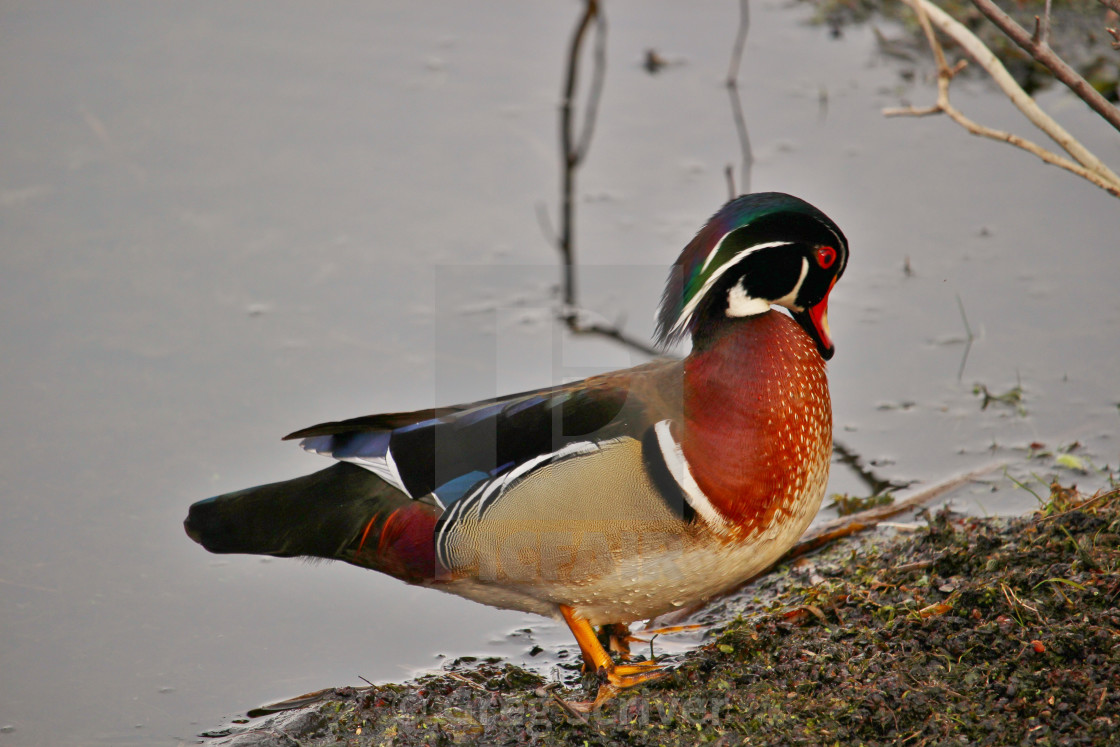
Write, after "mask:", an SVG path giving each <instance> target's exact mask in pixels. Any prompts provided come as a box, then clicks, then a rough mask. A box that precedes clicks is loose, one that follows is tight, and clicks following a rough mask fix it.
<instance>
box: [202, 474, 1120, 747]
mask: <svg viewBox="0 0 1120 747" xmlns="http://www.w3.org/2000/svg"><path fill="white" fill-rule="evenodd" d="M799 564H800V565H801V568H800V571H801V572H790V570H789V569H785V571H784V572H781V571H780V572H779V574H778V575H776V576H772V577H770V579H769V580H768V582H767V583H766V584H765V585H767V586H770V587H772V590H773V593H772V595H770V594H769V593H767V594H766V595H764V597H765V598H760V599H756V600H755V601H754V602H753V606H754V607H755V609H756V611H754V612H750V613H748V614H744V615H743V616H741V617H740V618H739V619H736V620H735V621H733V622H730V623H728V624H727V625H726V626H725V627H724V628H723V629H722V631H721V632H719V633H718V635H715V636H714V637H713V639H712V640H711V641H710V643H708V644H706V645H704V646H703V647H702V648H699V649H697V650H695V651H693V652H691V653H690V654H688V655H686V656H685V657H683V660H682V662H681V663H680V664H679V666H677V667H676V668H675V669H673V671H672V674H671V675H670V676H669V677H667V678H666V679H664V680H661V681H659V682H656V683H654V684H651V685H647V686H645V687H642V688H637V689H635V690H632V691H629V692H626V693H624V694H622V695H621V696H619V697H617V698H616V699H614V700H612V701H610V702H609V703H607V704H606V705H605V706H604V707H603V708H601V709H600V710H599V711H597V712H595V713H592V714H589V715H587V716H577V715H575V714H573V713H571V712H569V711H568V710H567V709H566V708H565V707H564V706H563V705H562V704H561V702H560V700H561V698H566V699H568V700H578V699H587V698H590V697H593V695H594V690H595V684H596V683H595V682H594V681H593V679H594V678H593V677H585V678H584V685H585V689H584V690H580V689H579V688H577V689H576V690H574V691H573V690H560V691H556V690H552V691H550V690H548V689H546V688H544V687H542V686H543V685H544V684H545V682H544V680H543V678H541V677H540V676H539V675H537V674H535V673H532V672H528V671H526V670H523V669H521V668H519V667H516V666H513V665H511V664H509V663H503V662H501V661H499V660H489V661H484V662H477V661H474V662H463V661H459V662H457V663H456V664H455V665H452V666H450V667H449V670H450V671H445V672H441V673H439V674H434V675H429V676H425V677H422V678H420V679H418V680H416V681H414V682H412V683H409V684H407V685H382V686H375V687H371V688H368V689H360V690H358V689H346V690H337V691H332V692H331V693H330V696H331V697H330V698H329V699H328V700H326V701H324V702H321V703H318V704H317V705H315V706H313V707H310V708H305V709H303V710H301V711H295V712H292V713H287V714H282V715H279V716H273V717H271V718H270V719H267V720H265V721H264V722H263V723H257V724H254V725H247V726H246V727H244V731H241V733H238V734H233V735H231V736H229V737H227V739H225V740H223V743H225V744H236V745H265V744H269V745H273V744H274V745H287V744H293V745H294V744H300V745H304V746H308V747H309V746H311V745H382V744H386V745H388V744H393V745H440V744H487V745H490V744H524V743H539V744H587V745H608V744H626V745H647V744H648V745H675V744H681V745H684V744H697V743H714V744H721V745H726V744H806V745H816V744H839V745H856V744H863V745H877V744H906V745H924V744H938V745H945V744H961V745H964V744H993V745H1005V744H1039V745H1051V744H1052V745H1067V744H1068V745H1074V744H1109V743H1115V742H1114V741H1112V740H1115V739H1116V735H1117V733H1120V610H1118V609H1117V605H1118V603H1120V491H1117V490H1113V491H1111V492H1107V493H1102V494H1098V495H1097V496H1095V497H1094V498H1091V499H1087V498H1086V497H1085V496H1082V495H1079V494H1077V493H1076V491H1073V490H1068V489H1065V488H1061V487H1059V486H1057V485H1055V486H1053V489H1052V494H1051V497H1050V501H1049V502H1048V503H1047V504H1046V506H1045V507H1043V509H1042V510H1041V511H1040V512H1039V513H1037V514H1036V515H1034V516H1030V517H1026V518H1022V519H1014V520H989V519H976V518H963V517H958V516H952V515H950V514H947V513H939V514H937V515H936V516H933V517H929V518H928V525H927V526H926V527H924V528H922V529H920V530H918V531H916V532H913V533H910V534H905V535H898V536H895V537H893V538H885V537H883V536H882V535H880V536H879V537H878V538H876V539H873V540H871V541H868V540H866V539H865V540H860V541H857V542H852V541H846V542H842V543H839V544H838V545H836V546H834V547H832V548H831V549H829V550H828V551H826V552H824V553H821V554H819V555H817V556H815V557H813V558H810V559H808V560H807V561H806V560H804V559H803V560H801V561H799ZM806 566H808V569H807V570H806Z"/></svg>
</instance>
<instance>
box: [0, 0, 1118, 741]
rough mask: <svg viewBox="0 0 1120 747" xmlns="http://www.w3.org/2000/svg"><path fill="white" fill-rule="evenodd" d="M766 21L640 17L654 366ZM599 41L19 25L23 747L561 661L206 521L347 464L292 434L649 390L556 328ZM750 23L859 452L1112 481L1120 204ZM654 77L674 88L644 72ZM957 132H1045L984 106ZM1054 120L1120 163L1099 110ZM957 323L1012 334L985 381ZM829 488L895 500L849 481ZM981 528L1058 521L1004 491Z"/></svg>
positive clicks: (692, 7)
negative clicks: (604, 379) (503, 665)
mask: <svg viewBox="0 0 1120 747" xmlns="http://www.w3.org/2000/svg"><path fill="white" fill-rule="evenodd" d="M733 6H734V4H730V3H715V2H707V3H689V4H687V7H686V6H685V4H681V3H670V2H658V3H651V2H636V1H635V0H631V1H630V2H612V3H610V4H609V7H608V10H609V12H610V17H609V23H610V42H609V44H610V47H609V60H610V62H609V64H610V69H609V73H608V79H607V86H606V91H605V95H604V99H603V102H602V106H601V109H600V117H599V123H598V127H597V130H596V133H595V139H594V143H593V146H592V149H591V153H590V157H589V160H588V162H587V165H586V168H585V170H584V171H583V172H582V173H581V175H580V203H579V223H578V230H579V249H580V252H581V256H582V257H583V258H584V262H585V263H586V265H587V266H585V267H584V268H583V270H582V275H581V278H582V288H581V294H582V303H583V305H584V306H586V307H588V308H591V309H594V310H596V311H598V312H600V313H602V314H604V315H605V316H606V317H607V318H609V319H612V320H614V319H619V318H625V323H626V327H627V329H628V330H629V331H631V332H633V333H634V334H636V335H639V336H648V335H649V334H650V333H651V331H652V326H653V311H654V306H655V304H656V302H657V299H658V298H659V295H660V285H661V283H662V281H663V278H664V275H665V271H666V268H667V266H668V264H669V263H670V262H671V261H672V259H674V258H675V257H676V255H677V253H678V251H679V250H680V248H681V247H682V246H683V245H684V244H685V243H686V242H687V241H688V239H689V238H690V237H691V235H692V234H693V233H694V232H695V230H696V229H697V228H698V227H699V226H700V224H701V223H702V222H703V221H704V220H705V219H706V218H707V217H708V216H709V215H710V214H711V213H712V212H713V211H714V210H715V209H716V208H717V207H718V206H719V205H720V204H721V203H722V201H723V200H724V199H725V198H726V196H727V187H726V183H725V180H724V176H723V170H724V167H725V165H726V164H728V163H737V162H738V159H739V155H738V144H737V140H736V136H735V131H734V128H733V124H732V120H731V116H730V113H729V109H728V102H727V95H726V92H725V90H724V88H723V86H722V79H723V76H724V74H725V71H726V66H727V59H728V55H729V50H730V44H731V41H732V37H733V31H734V25H735V23H736V9H735V8H734V7H733ZM575 10H576V6H575V5H574V4H571V3H519V2H512V1H508V0H507V1H505V2H497V1H494V2H485V3H471V4H465V3H452V2H443V3H425V4H415V3H407V2H395V3H377V4H369V3H362V2H356V1H354V2H336V3H332V4H330V5H328V6H321V5H315V6H309V5H305V4H302V3H294V2H273V3H269V4H268V5H267V6H265V5H260V4H243V3H239V4H227V3H220V2H193V3H171V2H165V1H164V0H145V1H144V2H111V3H97V4H79V3H65V2H41V1H37V2H9V3H6V4H4V6H3V9H2V10H0V111H3V112H4V123H3V126H2V127H0V157H2V159H3V168H2V169H0V351H2V352H3V355H2V357H0V381H2V382H3V387H2V389H0V512H2V513H0V631H3V633H2V638H0V726H3V727H10V728H7V729H5V730H4V731H3V732H0V745H3V746H5V747H6V746H7V745H40V744H43V745H46V744H50V745H71V744H73V745H78V744H126V743H137V744H174V743H176V742H177V741H179V740H190V739H191V738H192V737H193V735H195V734H197V733H198V732H200V731H202V730H204V729H207V728H210V727H213V726H215V725H217V724H219V723H221V722H222V721H223V720H224V719H226V718H229V717H230V716H232V715H235V714H237V713H239V712H243V711H244V710H245V709H246V708H248V707H251V706H254V705H256V704H258V703H261V702H265V701H268V700H271V699H277V698H282V697H286V696H290V695H293V694H297V693H300V692H305V691H308V690H313V689H317V688H320V687H325V686H330V685H341V684H360V679H359V678H360V677H365V678H368V679H370V680H374V681H383V680H387V679H400V678H403V677H405V676H407V675H408V674H409V673H411V672H413V671H415V670H416V669H417V668H421V667H426V666H433V665H437V664H438V661H439V659H438V656H439V655H440V654H446V655H450V656H458V655H462V654H468V653H486V652H494V651H497V652H499V653H503V654H514V655H519V656H522V657H524V656H525V653H524V652H525V651H526V650H527V649H528V648H529V644H528V643H527V642H526V643H525V644H524V645H523V644H522V643H519V641H520V640H521V639H519V638H513V639H508V638H507V634H508V633H509V632H510V631H513V630H515V629H519V628H524V627H526V626H532V627H534V629H539V628H540V626H541V625H542V624H545V623H543V621H541V620H539V619H533V618H529V617H528V616H525V615H521V614H518V613H512V612H503V611H498V610H492V609H489V608H486V607H482V606H480V605H476V604H473V603H470V602H467V601H463V600H459V599H456V598H453V597H450V596H446V595H442V594H439V593H436V592H431V591H424V590H418V589H413V588H410V587H407V586H404V585H403V584H400V583H399V582H396V581H393V580H391V579H388V578H383V577H380V576H379V575H377V574H374V573H368V572H364V571H360V570H358V569H354V568H350V567H347V566H344V565H342V564H337V563H336V564H306V563H301V562H296V561H280V560H275V561H270V560H267V559H261V558H253V557H236V556H233V557H218V556H211V555H207V554H205V553H204V552H203V551H202V550H201V549H200V548H198V547H197V546H196V545H194V544H193V543H192V542H190V541H189V540H188V539H187V538H186V537H185V535H184V534H183V532H182V529H181V521H182V518H183V516H184V515H185V511H186V507H187V506H188V505H189V504H190V503H191V502H193V501H195V500H197V499H199V498H202V497H206V496H208V495H213V494H216V493H219V492H224V491H228V490H233V489H237V488H241V487H245V486H248V485H253V484H257V483H261V482H267V481H273V480H278V479H283V478H286V477H292V476H295V475H299V474H303V473H306V472H309V471H312V470H314V469H317V468H319V467H320V466H322V465H323V462H322V461H321V459H319V458H316V457H313V456H310V455H305V454H303V453H302V452H300V451H299V449H298V448H296V447H295V446H293V445H291V444H283V443H280V442H279V440H278V439H279V437H280V436H281V435H283V434H284V433H287V432H289V431H291V430H293V429H296V428H299V427H302V426H306V425H309V424H312V423H315V422H319V421H322V420H328V419H336V418H340V417H346V416H351V415H357V414H364V413H371V412H378V411H385V410H399V409H406V408H415V407H424V406H430V405H433V404H436V403H446V402H457V401H465V400H471V399H477V398H482V397H486V396H492V395H494V394H497V393H500V392H508V391H513V390H518V389H525V388H529V387H535V386H541V385H543V384H547V383H550V382H552V381H558V380H562V379H565V378H571V377H576V376H585V375H587V374H589V373H593V372H595V371H599V370H604V369H611V368H618V367H623V366H627V365H631V364H632V363H637V362H639V361H640V360H642V358H641V357H640V356H638V355H636V354H631V353H630V352H627V351H625V350H623V349H620V348H617V347H615V346H612V345H610V344H607V343H604V342H597V341H590V340H584V339H581V340H572V339H569V338H568V337H566V336H565V335H564V334H563V333H562V332H560V331H559V330H558V328H557V327H556V325H555V324H554V323H553V322H552V310H553V308H554V301H555V295H554V286H555V283H556V281H557V279H558V273H557V271H556V267H555V257H554V255H553V253H552V251H551V250H550V248H549V246H548V244H547V241H546V240H545V239H544V237H543V235H542V229H541V226H540V224H539V222H538V218H537V209H538V206H539V205H541V204H544V205H546V206H548V207H549V208H550V209H551V208H552V206H553V205H554V204H555V198H556V187H557V184H558V182H559V178H558V175H557V167H556V162H557V159H556V130H555V128H556V125H555V120H556V110H557V99H558V91H559V88H560V74H561V70H562V64H561V60H562V56H563V53H564V49H565V46H566V44H567V37H568V33H569V30H570V28H571V26H572V24H573V22H574V13H575ZM752 10H753V28H752V29H751V37H750V41H749V44H748V50H747V53H746V56H745V58H744V68H743V78H742V94H743V99H744V102H745V111H746V115H747V118H748V121H749V124H750V134H751V139H752V142H753V144H754V147H755V155H756V157H757V162H756V164H755V167H754V170H753V174H752V183H751V186H752V188H754V189H757V190H764V189H765V190H770V189H774V190H782V191H788V192H792V193H795V194H798V195H801V196H803V197H805V198H806V199H808V200H809V201H811V202H813V203H815V204H817V205H819V206H820V207H821V208H822V209H824V210H825V211H827V212H828V213H829V214H830V215H831V216H832V217H833V218H834V219H835V220H836V221H837V222H838V223H839V224H840V225H841V226H842V227H843V228H844V230H845V232H846V233H847V234H848V237H849V239H850V241H851V245H852V260H851V264H850V269H849V271H848V273H847V274H846V275H845V278H844V280H843V282H842V283H841V284H840V285H839V286H838V288H837V290H836V292H835V293H834V294H833V296H832V299H833V303H832V314H831V321H832V326H833V333H834V337H835V340H836V342H837V348H838V352H837V355H836V357H835V358H834V360H833V362H832V363H831V364H830V375H831V378H832V393H833V400H834V403H835V412H836V419H837V435H838V437H839V438H841V439H842V440H843V442H844V443H845V444H846V445H848V446H849V447H851V448H852V449H854V450H855V451H856V452H858V453H859V454H861V455H862V456H863V457H864V458H865V459H867V460H873V461H874V462H875V465H876V466H875V469H876V470H878V471H879V472H880V474H882V475H883V476H885V477H888V478H891V479H896V480H906V481H909V480H920V481H925V482H927V483H929V482H936V481H938V480H940V479H944V478H945V477H948V476H951V475H954V474H959V473H961V472H964V471H967V470H969V469H972V468H974V467H976V466H978V465H981V464H985V463H987V462H989V461H990V460H992V459H1003V460H1009V461H1011V462H1012V463H1013V470H1015V474H1017V475H1019V476H1020V477H1029V473H1030V472H1031V471H1034V472H1037V473H1038V474H1039V475H1040V476H1042V477H1045V476H1048V475H1049V474H1052V473H1054V472H1055V469H1054V465H1053V460H1051V459H1042V460H1034V461H1029V462H1028V461H1027V460H1026V454H1027V451H1026V448H1027V445H1028V444H1030V443H1031V442H1035V441H1037V442H1042V443H1045V444H1047V446H1049V447H1056V446H1058V445H1062V444H1069V443H1070V442H1073V441H1079V442H1081V443H1082V444H1084V446H1083V447H1082V448H1083V451H1082V452H1080V453H1083V454H1085V455H1086V456H1088V457H1089V458H1090V459H1091V460H1092V461H1093V462H1094V463H1095V464H1096V465H1097V466H1103V465H1105V464H1109V465H1112V466H1115V465H1116V464H1117V462H1118V461H1120V447H1118V446H1117V441H1116V435H1117V432H1118V425H1120V411H1118V410H1117V405H1116V403H1117V401H1118V400H1120V391H1118V387H1117V383H1116V382H1117V377H1116V374H1115V372H1116V371H1117V370H1120V346H1118V344H1117V340H1118V339H1120V334H1118V333H1120V300H1118V295H1117V294H1116V292H1115V288H1116V287H1118V286H1120V262H1118V260H1117V254H1116V249H1117V241H1116V237H1117V236H1120V209H1118V208H1120V204H1118V203H1117V201H1116V200H1114V199H1112V198H1110V197H1108V196H1107V195H1105V194H1104V193H1103V192H1100V191H1099V190H1097V189H1096V188H1094V187H1092V186H1090V185H1088V184H1086V183H1083V182H1080V181H1079V180H1077V179H1076V178H1075V177H1073V176H1070V175H1066V174H1063V173H1060V172H1058V171H1056V170H1054V169H1052V168H1050V167H1046V166H1044V165H1043V164H1041V163H1040V162H1038V161H1037V160H1035V159H1033V158H1031V157H1029V156H1027V155H1024V154H1021V153H1018V152H1014V151H1012V150H1011V149H1010V148H1008V147H1006V146H1001V145H999V144H995V143H991V142H985V141H981V140H978V139H976V138H973V137H971V136H969V135H967V134H966V133H964V132H963V131H961V130H960V129H959V128H957V127H956V126H955V125H953V124H951V123H950V122H948V121H947V120H945V119H940V118H927V119H912V120H898V119H895V120H885V119H883V118H882V117H881V115H880V113H879V110H880V109H881V108H882V107H883V106H893V105H896V104H898V103H899V101H900V99H908V100H912V101H913V102H914V103H916V104H925V103H927V102H932V100H933V97H934V92H933V90H932V88H931V87H930V85H928V83H926V82H922V78H921V76H920V75H919V79H918V80H919V82H918V83H916V84H914V85H913V86H910V85H907V84H905V83H904V82H903V81H902V79H901V78H900V76H899V72H900V69H901V68H900V64H899V63H897V62H893V61H886V60H883V59H882V58H880V57H879V56H878V55H877V53H876V51H875V42H874V40H873V39H872V37H871V35H870V33H868V32H866V31H864V30H852V31H849V32H848V33H847V34H846V35H845V38H843V39H841V40H833V39H830V38H829V37H828V35H827V33H826V32H825V31H824V30H822V29H819V28H812V27H807V26H805V25H802V23H801V20H802V19H803V18H804V16H805V11H803V10H802V9H798V8H792V9H791V8H787V7H782V4H780V3H756V4H755V5H754V6H753V8H752ZM648 48H656V49H657V50H658V51H659V52H660V53H661V54H662V55H663V56H666V57H668V58H669V59H671V60H673V61H675V62H676V63H678V64H674V65H672V66H670V67H668V68H667V69H665V70H663V71H662V72H661V73H660V74H658V75H656V76H651V75H649V74H648V73H646V72H645V71H644V70H643V69H642V67H641V65H640V61H641V59H642V57H643V55H644V53H645V50H646V49H648ZM954 96H955V100H956V101H957V103H958V105H960V106H961V107H962V108H965V109H966V111H968V112H969V113H970V114H971V115H972V116H974V117H975V118H977V119H979V120H981V121H985V122H988V123H991V124H993V125H994V126H999V127H1008V128H1012V129H1016V130H1018V131H1021V132H1026V130H1025V126H1024V125H1021V124H1020V123H1019V121H1018V118H1017V115H1016V114H1015V112H1014V111H1012V110H1011V109H1010V107H1009V106H1007V105H1006V104H1004V103H1003V102H1002V101H1001V100H1000V99H999V98H998V97H997V96H995V95H993V94H992V93H991V91H990V90H989V89H988V88H987V87H986V86H985V85H983V84H982V83H979V82H967V81H962V82H960V84H959V85H956V87H955V91H954ZM1043 102H1044V104H1046V105H1047V106H1049V107H1050V108H1051V109H1052V110H1054V111H1056V112H1057V113H1059V114H1060V115H1061V116H1062V117H1063V118H1065V120H1066V121H1067V122H1068V125H1069V127H1070V128H1071V129H1072V130H1073V131H1074V132H1076V133H1078V134H1079V135H1081V136H1082V137H1083V138H1084V139H1085V141H1086V143H1087V144H1088V145H1089V146H1090V147H1091V148H1094V149H1095V150H1097V152H1098V154H1099V155H1100V156H1101V157H1102V158H1104V159H1105V160H1106V161H1110V162H1111V163H1113V164H1116V163H1120V141H1118V139H1117V137H1116V135H1115V133H1114V132H1111V131H1107V130H1106V128H1104V127H1103V126H1100V125H1098V124H1097V123H1096V122H1095V121H1094V118H1093V117H1092V115H1091V114H1089V113H1088V112H1087V110H1086V109H1085V108H1084V107H1083V106H1082V105H1081V104H1080V103H1078V102H1076V101H1073V100H1071V99H1070V97H1068V96H1066V95H1064V94H1062V93H1061V92H1053V93H1049V94H1046V95H1045V96H1044V97H1043ZM554 220H555V219H553V221H554ZM907 263H908V265H909V267H910V269H911V271H912V274H911V275H906V274H905V273H904V272H903V269H904V266H905V265H907ZM958 298H959V299H960V300H961V302H962V303H963V306H964V308H965V310H966V313H967V318H968V320H969V323H970V325H971V327H972V329H973V330H974V332H975V333H976V334H977V339H976V340H975V341H974V343H973V344H972V347H971V350H970V353H969V357H968V359H967V362H966V365H965V367H964V371H963V374H962V375H960V376H959V377H958V371H959V369H960V365H961V359H962V354H963V351H964V345H963V343H962V341H961V340H962V338H963V336H964V326H963V323H962V320H961V315H960V311H959V309H958V302H957V299H958ZM978 382H979V383H984V384H985V385H986V386H988V387H989V388H990V389H991V390H992V391H993V392H1002V391H1005V390H1007V389H1009V388H1010V387H1012V386H1015V385H1016V383H1017V382H1020V383H1021V385H1022V388H1023V390H1024V392H1025V402H1024V406H1025V414H1020V413H1019V412H1017V411H1016V410H1015V409H1014V408H1009V407H1002V406H994V405H993V406H990V407H989V408H987V409H986V410H983V411H982V410H981V408H980V400H979V399H978V398H977V397H976V396H975V395H974V394H973V387H974V385H975V384H976V383H978ZM1062 475H1063V479H1065V480H1067V481H1076V482H1081V483H1083V484H1089V483H1091V482H1092V480H1093V478H1091V477H1090V476H1085V475H1076V474H1073V473H1068V472H1067V473H1062ZM830 489H831V490H833V491H841V492H847V491H855V492H860V491H862V490H863V486H862V485H861V483H860V482H859V480H858V479H857V478H856V477H855V476H854V474H853V473H851V472H850V471H847V470H844V469H842V468H839V467H838V468H836V469H835V470H834V477H833V482H832V486H831V488H830ZM954 500H956V501H957V503H958V504H959V505H960V506H961V507H962V508H966V509H968V510H973V511H987V512H992V513H996V512H1017V511H1021V510H1024V509H1026V508H1029V507H1030V505H1031V504H1032V503H1033V500H1034V499H1033V498H1032V497H1031V496H1030V495H1029V494H1028V493H1026V492H1024V491H1021V490H1018V489H1016V488H1015V487H1014V486H1013V485H1012V484H1011V483H1010V482H1009V481H1007V480H1005V479H1002V478H999V477H998V474H997V475H996V477H995V478H993V480H992V481H991V482H990V483H985V484H978V485H974V486H971V487H970V488H968V489H965V490H962V491H959V492H958V494H957V495H956V496H954ZM545 625H547V624H545ZM546 630H547V628H546ZM542 635H543V634H542Z"/></svg>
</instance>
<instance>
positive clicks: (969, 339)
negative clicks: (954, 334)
mask: <svg viewBox="0 0 1120 747" xmlns="http://www.w3.org/2000/svg"><path fill="white" fill-rule="evenodd" d="M957 308H958V309H960V311H961V321H962V322H964V333H965V340H964V355H962V356H961V365H960V368H958V369H957V381H958V382H959V381H960V380H961V377H962V376H964V365H965V364H966V363H968V354H969V352H971V351H972V343H973V342H974V341H975V340H976V335H974V334H972V326H971V325H970V324H969V323H968V317H967V316H966V315H965V313H964V301H962V300H961V294H960V293H958V294H957Z"/></svg>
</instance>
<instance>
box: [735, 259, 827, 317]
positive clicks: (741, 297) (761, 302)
mask: <svg viewBox="0 0 1120 747" xmlns="http://www.w3.org/2000/svg"><path fill="white" fill-rule="evenodd" d="M808 274H809V260H807V259H806V258H805V257H802V258H801V275H800V276H799V277H798V278H797V285H795V286H793V290H791V291H790V292H789V293H787V294H785V295H784V296H782V297H781V298H776V299H774V300H773V301H767V300H766V299H764V298H754V297H753V296H748V295H747V289H746V288H744V287H743V281H742V280H740V281H739V282H738V283H736V284H735V285H733V286H731V289H730V290H728V291H727V316H729V317H744V316H754V315H755V314H762V313H765V312H767V311H769V310H770V304H772V303H773V304H777V305H778V306H785V307H786V308H787V309H790V310H791V311H801V307H800V306H797V294H798V293H800V292H801V284H802V283H804V282H805V276H806V275H808Z"/></svg>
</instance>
